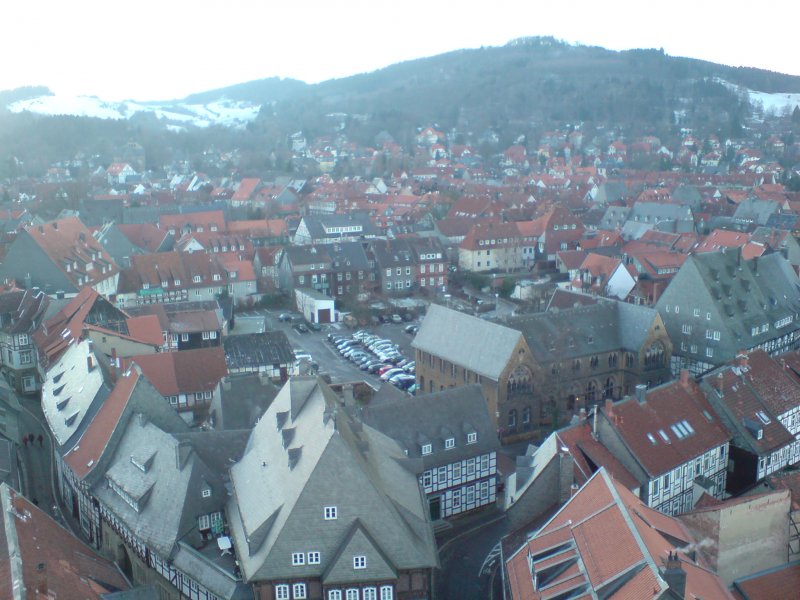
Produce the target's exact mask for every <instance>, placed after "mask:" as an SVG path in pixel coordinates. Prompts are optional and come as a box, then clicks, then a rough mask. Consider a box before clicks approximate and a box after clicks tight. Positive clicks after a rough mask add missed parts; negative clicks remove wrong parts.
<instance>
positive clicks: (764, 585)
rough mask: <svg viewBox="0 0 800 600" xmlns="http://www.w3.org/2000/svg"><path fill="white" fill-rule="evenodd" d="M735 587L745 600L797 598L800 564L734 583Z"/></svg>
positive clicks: (792, 564) (771, 570)
mask: <svg viewBox="0 0 800 600" xmlns="http://www.w3.org/2000/svg"><path fill="white" fill-rule="evenodd" d="M733 586H734V589H735V590H736V592H737V593H738V594H739V596H740V597H741V598H743V599H744V600H776V599H778V598H780V599H783V598H786V599H788V598H797V594H798V590H800V562H794V563H791V564H788V565H786V566H784V567H782V568H778V569H770V570H769V571H766V572H765V573H757V574H755V575H751V576H750V577H747V578H746V579H740V580H739V581H734V582H733Z"/></svg>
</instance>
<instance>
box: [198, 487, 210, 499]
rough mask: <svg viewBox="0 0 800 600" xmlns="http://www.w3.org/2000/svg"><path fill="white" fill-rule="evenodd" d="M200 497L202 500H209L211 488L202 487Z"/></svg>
mask: <svg viewBox="0 0 800 600" xmlns="http://www.w3.org/2000/svg"><path fill="white" fill-rule="evenodd" d="M200 495H201V496H202V497H203V498H211V488H210V487H204V488H203V490H202V491H201V492H200Z"/></svg>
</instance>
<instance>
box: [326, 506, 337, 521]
mask: <svg viewBox="0 0 800 600" xmlns="http://www.w3.org/2000/svg"><path fill="white" fill-rule="evenodd" d="M337 514H338V511H337V510H336V507H335V506H326V507H325V520H326V521H333V520H334V519H336V517H337Z"/></svg>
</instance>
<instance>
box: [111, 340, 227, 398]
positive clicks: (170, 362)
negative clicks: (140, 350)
mask: <svg viewBox="0 0 800 600" xmlns="http://www.w3.org/2000/svg"><path fill="white" fill-rule="evenodd" d="M132 362H133V363H136V364H137V365H139V367H140V368H141V370H142V374H143V375H144V376H145V377H146V378H147V380H148V381H149V382H150V383H152V384H153V386H154V387H155V388H156V389H157V390H158V392H159V393H160V394H161V395H162V396H176V395H178V394H187V393H196V392H206V391H211V390H213V389H214V388H215V387H216V386H217V384H218V383H219V381H220V379H222V378H223V377H225V376H226V375H227V374H228V367H227V364H226V363H225V350H224V348H223V347H222V346H214V347H212V348H197V349H195V350H181V351H180V352H165V353H156V354H144V355H140V356H133V357H131V358H129V359H126V361H125V363H126V364H129V363H132Z"/></svg>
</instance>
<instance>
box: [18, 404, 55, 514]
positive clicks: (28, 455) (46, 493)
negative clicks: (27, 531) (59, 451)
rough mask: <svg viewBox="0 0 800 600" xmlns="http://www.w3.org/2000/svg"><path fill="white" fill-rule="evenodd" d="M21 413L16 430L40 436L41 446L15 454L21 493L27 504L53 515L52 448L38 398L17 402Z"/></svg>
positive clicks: (28, 446)
mask: <svg viewBox="0 0 800 600" xmlns="http://www.w3.org/2000/svg"><path fill="white" fill-rule="evenodd" d="M20 401H21V403H22V406H23V411H22V413H21V415H20V420H21V422H20V429H21V430H22V432H23V435H24V434H27V433H32V434H33V435H34V437H36V438H37V439H38V437H39V435H41V436H42V445H41V447H40V446H39V442H38V441H36V442H34V444H32V445H31V444H28V445H27V446H26V445H24V444H23V445H22V446H21V447H20V448H19V453H20V457H21V461H22V467H23V469H22V471H23V479H22V481H23V483H22V488H23V489H22V492H23V493H24V494H25V496H27V497H28V498H29V499H30V500H31V502H33V503H34V504H37V505H38V506H39V508H41V509H42V510H44V511H45V512H47V513H48V514H50V515H51V516H56V517H58V515H53V514H52V513H53V511H52V507H53V504H54V501H53V484H52V482H53V478H52V473H53V472H52V447H51V440H50V436H49V435H48V432H47V430H46V426H43V423H44V415H43V414H42V408H41V404H40V402H39V399H38V397H27V398H21V399H20Z"/></svg>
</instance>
